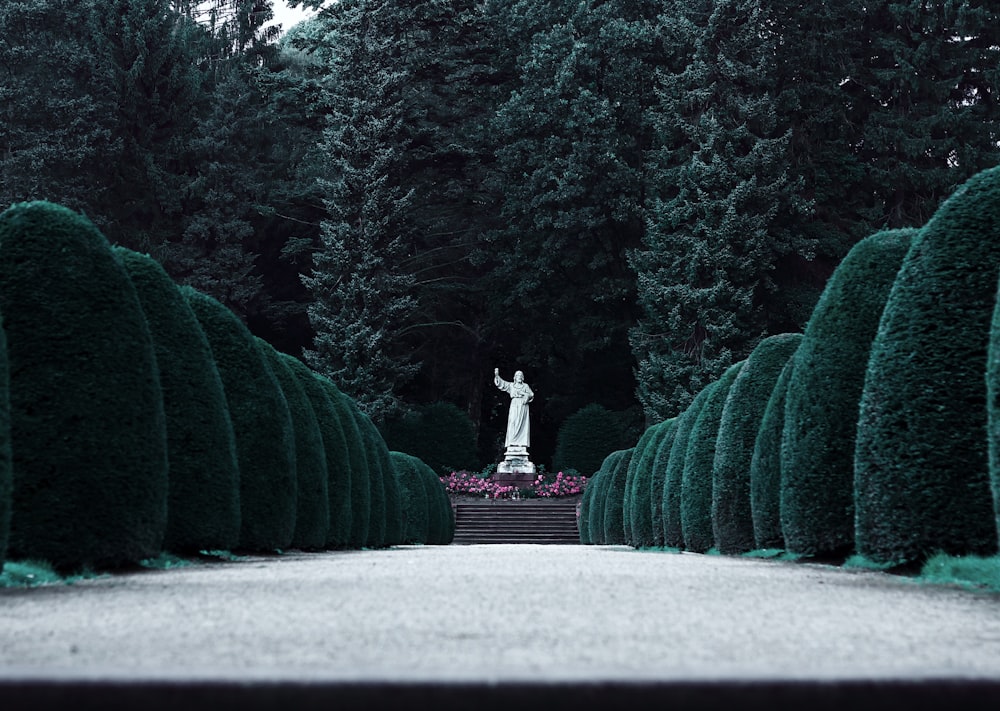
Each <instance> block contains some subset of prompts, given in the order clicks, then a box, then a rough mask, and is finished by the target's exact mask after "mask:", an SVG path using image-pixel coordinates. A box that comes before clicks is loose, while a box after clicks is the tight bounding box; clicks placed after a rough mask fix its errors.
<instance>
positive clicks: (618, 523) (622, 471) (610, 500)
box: [604, 447, 635, 545]
mask: <svg viewBox="0 0 1000 711" xmlns="http://www.w3.org/2000/svg"><path fill="white" fill-rule="evenodd" d="M634 455H635V448H634V447H633V448H632V449H626V450H625V453H624V455H622V457H621V458H620V459H619V460H618V462H617V463H616V464H615V468H614V469H613V470H612V471H610V472H608V474H609V476H608V484H607V486H608V488H607V489H606V490H605V492H604V544H605V545H619V544H622V543H624V542H625V524H624V511H623V507H624V502H625V481H626V479H627V478H628V470H629V466H630V465H631V463H632V457H633V456H634Z"/></svg>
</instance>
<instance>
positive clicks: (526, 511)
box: [452, 499, 580, 545]
mask: <svg viewBox="0 0 1000 711" xmlns="http://www.w3.org/2000/svg"><path fill="white" fill-rule="evenodd" d="M579 542H580V533H579V531H578V529H577V527H576V502H575V501H562V502H560V501H540V500H538V499H528V500H522V501H505V500H491V501H486V500H484V501H483V502H482V503H471V502H468V503H466V502H460V503H458V504H456V506H455V538H454V540H453V541H452V543H454V544H456V545H462V544H471V543H554V544H573V543H579Z"/></svg>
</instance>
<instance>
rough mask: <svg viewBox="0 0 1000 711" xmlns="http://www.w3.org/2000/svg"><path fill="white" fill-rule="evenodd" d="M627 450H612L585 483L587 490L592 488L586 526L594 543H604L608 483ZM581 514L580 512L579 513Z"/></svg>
mask: <svg viewBox="0 0 1000 711" xmlns="http://www.w3.org/2000/svg"><path fill="white" fill-rule="evenodd" d="M627 451H629V450H625V449H619V450H617V451H614V452H612V453H611V454H609V455H608V456H607V457H605V458H604V461H603V462H602V463H601V468H600V469H598V470H597V472H596V473H595V475H594V477H593V479H592V480H591V481H590V483H588V484H587V489H588V490H591V489H592V490H593V498H591V500H590V505H589V511H587V512H586V514H587V516H588V521H587V526H588V528H589V530H590V539H591V541H592V542H593V543H594V544H596V545H603V544H604V543H606V541H605V539H604V504H605V502H606V500H607V493H608V483H609V482H610V481H611V477H612V476H613V473H614V471H615V470H616V469H617V468H618V463H619V462H620V461H621V459H622V458H623V457H624V456H625V453H626V452H627ZM581 515H582V514H581Z"/></svg>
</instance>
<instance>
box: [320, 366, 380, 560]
mask: <svg viewBox="0 0 1000 711" xmlns="http://www.w3.org/2000/svg"><path fill="white" fill-rule="evenodd" d="M316 379H317V380H318V381H319V383H320V385H321V386H322V387H323V389H324V390H325V392H326V395H327V397H328V398H329V400H330V403H331V405H332V407H333V410H334V412H336V413H337V414H336V417H337V420H338V421H339V422H340V426H341V427H342V429H343V432H344V439H345V440H346V445H347V452H348V460H349V467H348V469H347V471H346V472H345V476H344V477H342V478H340V479H339V480H338V486H337V490H335V489H334V488H333V487H334V482H333V480H332V479H331V481H330V517H331V521H332V519H333V518H334V517H336V518H340V519H343V520H345V521H346V522H347V525H348V531H349V533H348V536H347V539H346V540H345V541H344V542H343V544H342V545H343V547H346V548H355V549H357V548H362V547H364V546H366V545H368V542H369V536H370V535H371V534H372V528H371V518H372V511H371V505H372V485H371V478H372V475H373V472H371V471H370V469H371V467H372V461H371V452H370V451H369V446H368V441H367V438H366V437H365V435H364V433H363V432H362V429H361V423H360V422H358V419H357V418H356V417H355V410H354V408H353V407H352V405H353V404H354V401H353V400H351V399H350V398H349V397H347V395H345V394H344V393H343V392H342V391H341V390H340V388H338V387H337V386H336V385H335V384H334V383H333V381H332V380H330V379H329V378H326V377H325V376H322V375H317V376H316ZM332 525H333V524H332V522H331V526H332ZM380 531H381V529H379V528H376V529H375V531H374V533H375V535H376V536H378V537H379V538H381V537H382V536H383V535H384V533H380ZM338 547H339V546H338Z"/></svg>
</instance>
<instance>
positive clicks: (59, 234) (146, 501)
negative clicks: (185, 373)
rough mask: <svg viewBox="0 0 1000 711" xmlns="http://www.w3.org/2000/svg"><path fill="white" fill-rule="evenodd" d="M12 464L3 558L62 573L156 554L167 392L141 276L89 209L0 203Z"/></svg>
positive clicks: (162, 525)
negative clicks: (132, 274) (139, 290)
mask: <svg viewBox="0 0 1000 711" xmlns="http://www.w3.org/2000/svg"><path fill="white" fill-rule="evenodd" d="M0 313H2V314H3V319H4V320H3V327H4V331H5V334H6V339H7V359H8V368H9V371H8V372H9V378H10V391H9V393H10V441H11V443H12V444H13V446H12V452H11V457H12V459H11V464H12V474H13V482H12V494H11V517H10V527H9V539H8V556H7V557H8V558H10V559H17V560H24V559H33V560H40V561H47V562H48V563H50V564H51V565H53V566H54V567H56V568H57V569H58V570H60V571H68V570H75V569H82V568H95V569H97V568H113V567H117V566H122V565H128V564H134V563H136V562H138V561H140V560H143V559H144V558H149V557H152V556H155V555H158V554H159V553H160V551H161V549H162V544H163V537H164V534H165V531H166V525H167V496H168V489H167V487H168V469H167V468H168V460H167V435H166V422H165V415H164V411H163V396H162V391H161V390H160V378H159V372H158V369H157V365H156V355H155V351H154V346H153V341H152V336H151V334H150V332H149V326H148V324H147V323H146V318H145V315H144V314H143V311H142V307H141V305H140V303H139V298H138V296H137V294H136V291H135V287H134V286H133V284H132V281H131V279H130V278H129V276H128V273H127V272H126V271H125V268H124V267H123V266H122V263H121V261H120V260H119V259H118V258H117V257H116V256H115V254H114V252H113V251H112V248H111V245H110V244H109V243H108V241H107V239H105V237H104V235H102V234H101V233H100V232H99V231H98V230H97V229H96V228H95V227H94V226H93V225H92V224H91V223H90V221H89V220H87V219H86V218H85V217H83V216H81V215H78V214H76V213H74V212H72V211H71V210H68V209H66V208H64V207H61V206H59V205H54V204H52V203H46V202H31V203H19V204H16V205H14V206H12V207H10V208H9V209H8V210H6V211H5V212H3V213H2V214H0Z"/></svg>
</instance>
